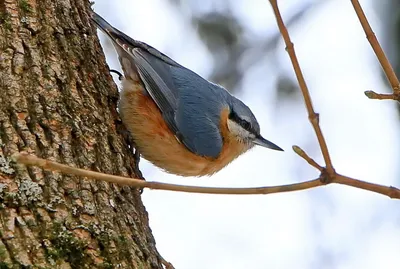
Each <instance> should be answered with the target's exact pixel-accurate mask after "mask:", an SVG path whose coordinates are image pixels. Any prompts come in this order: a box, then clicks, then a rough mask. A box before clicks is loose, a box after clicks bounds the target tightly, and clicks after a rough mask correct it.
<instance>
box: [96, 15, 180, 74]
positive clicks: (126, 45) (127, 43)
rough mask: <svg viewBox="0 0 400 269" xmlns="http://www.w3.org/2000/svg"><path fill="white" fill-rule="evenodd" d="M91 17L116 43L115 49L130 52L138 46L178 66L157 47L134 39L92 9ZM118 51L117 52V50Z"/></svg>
mask: <svg viewBox="0 0 400 269" xmlns="http://www.w3.org/2000/svg"><path fill="white" fill-rule="evenodd" d="M91 15H92V16H91V19H92V21H93V22H94V24H96V26H97V28H99V29H100V30H101V31H102V32H104V33H105V34H106V35H107V36H108V37H110V38H111V40H112V41H113V43H114V44H115V45H116V48H117V51H118V50H119V49H118V48H120V49H121V50H123V51H126V52H128V53H132V51H133V48H140V49H142V50H145V51H147V52H148V53H150V54H151V55H153V56H155V57H157V58H159V59H160V60H162V61H164V62H167V63H168V64H171V65H175V66H180V65H179V64H178V63H176V62H175V61H174V60H172V59H171V58H169V57H168V56H166V55H165V54H163V53H161V52H160V51H158V50H157V49H155V48H153V47H152V46H149V45H147V44H146V43H144V42H140V41H137V40H134V39H132V38H130V37H129V36H127V35H126V34H124V33H123V32H121V31H120V30H118V29H116V28H114V27H113V26H112V25H111V24H109V23H108V22H107V21H106V20H105V19H103V18H102V17H101V16H100V15H98V14H97V13H96V12H94V11H92V14H91ZM118 53H119V52H118Z"/></svg>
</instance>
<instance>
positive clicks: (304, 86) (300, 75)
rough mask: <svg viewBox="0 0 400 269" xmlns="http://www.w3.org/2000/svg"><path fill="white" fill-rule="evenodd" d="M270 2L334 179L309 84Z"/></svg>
mask: <svg viewBox="0 0 400 269" xmlns="http://www.w3.org/2000/svg"><path fill="white" fill-rule="evenodd" d="M269 2H270V3H271V6H272V9H273V10H274V13H275V17H276V21H277V23H278V28H279V31H280V32H281V34H282V37H283V40H284V41H285V45H286V51H287V52H288V54H289V57H290V60H291V62H292V65H293V68H294V72H295V73H296V77H297V80H298V82H299V86H300V89H301V92H302V93H303V97H304V102H305V104H306V107H307V112H308V118H309V120H310V122H311V125H312V126H313V128H314V131H315V133H316V135H317V139H318V143H319V145H320V148H321V152H322V155H323V157H324V161H325V164H326V171H327V173H328V175H329V176H331V177H333V176H334V175H335V170H334V169H333V165H332V161H331V157H330V155H329V151H328V146H327V145H326V142H325V138H324V136H323V134H322V131H321V128H320V126H319V115H318V114H317V113H315V111H314V108H313V105H312V101H311V96H310V93H309V91H308V88H307V84H306V82H305V80H304V76H303V73H302V71H301V68H300V64H299V62H298V60H297V57H296V52H295V50H294V45H293V43H292V41H291V40H290V36H289V33H288V30H287V28H286V26H285V24H284V22H283V20H282V16H281V13H280V11H279V8H278V3H277V1H276V0H269Z"/></svg>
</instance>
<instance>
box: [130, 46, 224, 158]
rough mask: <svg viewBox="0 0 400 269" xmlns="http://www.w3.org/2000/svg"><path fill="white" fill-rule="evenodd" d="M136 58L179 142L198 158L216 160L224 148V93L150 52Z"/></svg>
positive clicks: (185, 69)
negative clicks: (222, 133) (222, 122)
mask: <svg viewBox="0 0 400 269" xmlns="http://www.w3.org/2000/svg"><path fill="white" fill-rule="evenodd" d="M133 55H134V62H135V66H136V67H137V69H138V72H139V75H140V77H141V79H142V81H143V83H144V85H145V88H146V91H147V92H148V93H149V95H150V96H151V97H152V99H153V100H154V102H155V103H156V104H157V106H158V107H159V108H160V110H161V112H162V115H163V118H164V120H165V121H166V122H167V124H168V127H169V128H170V129H171V131H172V132H173V133H174V134H175V136H176V137H177V138H178V140H179V141H180V142H181V143H183V144H184V145H185V146H186V147H187V148H188V149H189V150H190V151H191V152H193V153H195V154H198V155H201V156H207V157H213V158H216V157H217V156H218V155H219V154H220V152H221V150H222V145H223V141H222V137H221V133H220V130H219V126H220V120H221V119H220V117H221V109H222V106H223V103H222V102H221V100H224V99H222V98H217V97H220V95H221V93H220V91H224V90H223V89H219V88H218V86H216V85H213V84H210V83H209V82H208V81H207V80H205V79H203V78H202V77H200V76H199V75H197V74H196V73H194V72H193V71H190V70H189V69H187V68H185V67H183V66H180V65H170V64H168V63H166V62H164V61H162V60H161V59H160V58H157V57H155V56H153V55H152V54H150V53H148V52H147V51H143V50H140V49H136V50H134V51H133Z"/></svg>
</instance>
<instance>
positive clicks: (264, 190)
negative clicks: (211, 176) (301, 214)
mask: <svg viewBox="0 0 400 269" xmlns="http://www.w3.org/2000/svg"><path fill="white" fill-rule="evenodd" d="M13 158H14V160H15V161H16V162H18V163H21V164H25V165H34V166H39V167H42V168H43V169H45V170H48V171H59V172H61V173H64V174H70V175H75V176H82V177H87V178H89V179H95V180H101V181H106V182H110V183H115V184H120V185H128V186H134V187H142V188H149V189H154V190H166V191H177V192H191V193H207V194H233V195H239V194H241V195H245V194H247V195H249V194H272V193H281V192H292V191H299V190H305V189H311V188H315V187H319V186H323V185H326V183H324V182H322V181H321V178H317V179H314V180H309V181H305V182H301V183H295V184H288V185H280V186H272V187H255V188H213V187H197V186H185V185H176V184H168V183H161V182H154V181H153V182H151V181H143V180H141V179H136V178H128V177H119V176H113V175H108V174H103V173H99V172H93V171H89V170H84V169H79V168H74V167H70V166H68V165H64V164H60V163H57V162H52V161H49V160H45V159H41V158H38V157H36V156H33V155H29V154H27V153H22V152H21V153H16V154H14V155H13ZM317 165H318V164H317ZM331 183H338V184H343V185H347V186H352V187H355V188H359V189H363V190H368V191H372V192H375V193H380V194H383V195H386V196H388V197H390V198H393V199H400V190H399V189H397V188H395V187H392V186H390V187H387V186H382V185H379V184H374V183H369V182H365V181H361V180H357V179H353V178H350V177H346V176H342V175H338V174H336V175H335V177H334V178H333V181H332V182H331Z"/></svg>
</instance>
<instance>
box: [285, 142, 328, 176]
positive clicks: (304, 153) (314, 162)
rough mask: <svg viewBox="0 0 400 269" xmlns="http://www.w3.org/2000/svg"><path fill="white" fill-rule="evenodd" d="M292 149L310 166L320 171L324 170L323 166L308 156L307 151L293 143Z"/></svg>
mask: <svg viewBox="0 0 400 269" xmlns="http://www.w3.org/2000/svg"><path fill="white" fill-rule="evenodd" d="M292 148H293V151H294V152H295V153H296V154H297V155H299V156H300V157H301V158H303V159H304V160H305V161H306V162H308V163H309V164H310V165H311V166H312V167H315V168H316V169H318V170H319V171H320V172H322V171H323V170H324V168H323V167H322V166H321V165H319V164H318V163H317V162H316V161H314V159H313V158H311V157H310V156H308V155H307V153H306V152H305V151H304V150H303V149H301V148H300V147H299V146H296V145H294V146H293V147H292Z"/></svg>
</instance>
